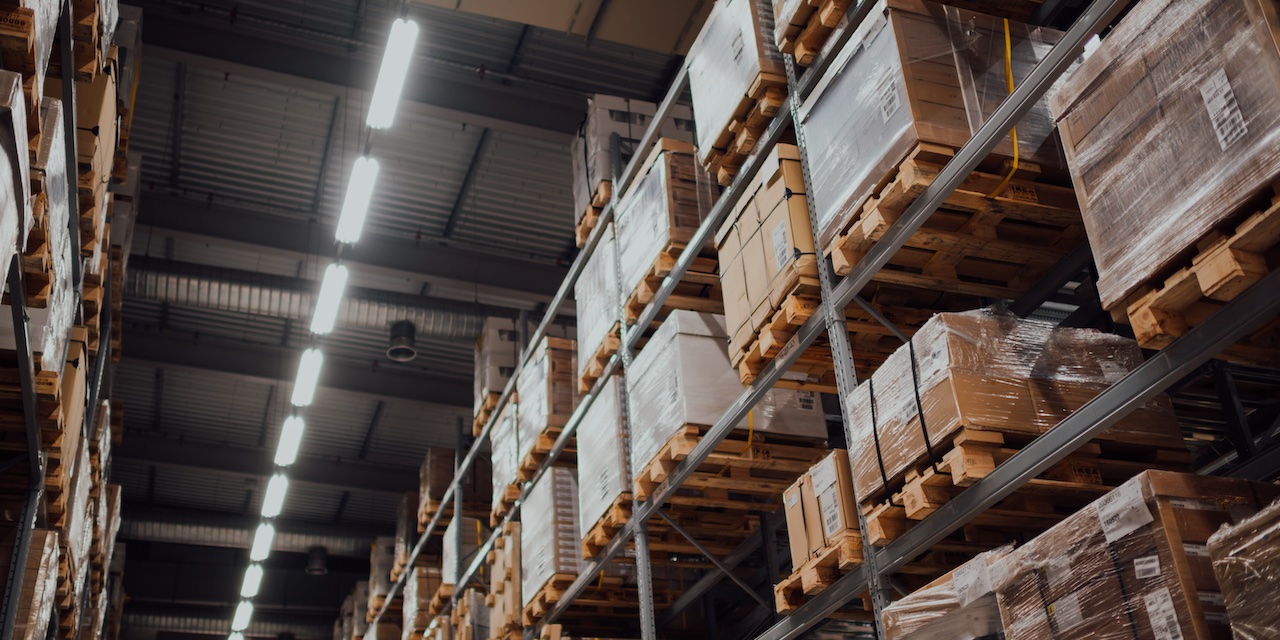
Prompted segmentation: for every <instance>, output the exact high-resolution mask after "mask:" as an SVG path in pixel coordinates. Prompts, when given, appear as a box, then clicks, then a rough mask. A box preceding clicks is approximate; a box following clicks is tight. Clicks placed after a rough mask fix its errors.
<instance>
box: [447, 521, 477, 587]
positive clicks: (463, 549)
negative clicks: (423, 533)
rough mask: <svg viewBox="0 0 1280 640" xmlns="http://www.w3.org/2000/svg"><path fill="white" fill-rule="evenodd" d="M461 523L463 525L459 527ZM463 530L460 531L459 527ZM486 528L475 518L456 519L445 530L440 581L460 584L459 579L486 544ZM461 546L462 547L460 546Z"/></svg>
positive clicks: (448, 583)
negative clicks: (482, 545) (477, 552)
mask: <svg viewBox="0 0 1280 640" xmlns="http://www.w3.org/2000/svg"><path fill="white" fill-rule="evenodd" d="M459 523H461V525H459ZM459 526H461V527H462V530H461V531H459V530H458V527H459ZM485 537H486V532H485V527H484V525H482V524H481V523H480V521H479V520H477V519H475V518H455V519H454V520H453V521H452V522H450V523H449V526H448V527H446V528H445V530H444V542H443V543H442V551H441V552H440V581H441V583H443V584H447V585H455V584H458V580H459V578H460V577H461V576H462V574H463V573H465V572H466V570H467V567H469V566H471V563H472V562H474V561H475V559H476V549H479V548H480V545H481V544H484V539H485ZM459 545H461V546H459Z"/></svg>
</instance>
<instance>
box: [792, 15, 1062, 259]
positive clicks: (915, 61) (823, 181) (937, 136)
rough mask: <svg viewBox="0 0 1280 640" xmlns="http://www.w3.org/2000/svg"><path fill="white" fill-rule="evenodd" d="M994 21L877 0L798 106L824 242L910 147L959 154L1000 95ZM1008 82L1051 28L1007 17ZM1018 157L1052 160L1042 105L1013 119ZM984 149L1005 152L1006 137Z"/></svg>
mask: <svg viewBox="0 0 1280 640" xmlns="http://www.w3.org/2000/svg"><path fill="white" fill-rule="evenodd" d="M1003 24H1004V23H1003V21H1002V20H1000V19H998V18H994V17H991V16H986V15H983V14H979V13H974V12H972V11H964V10H960V9H956V8H954V7H947V6H943V5H940V4H934V3H932V2H925V1H923V0H880V2H879V3H878V4H877V5H876V6H875V7H873V8H872V10H871V14H870V15H869V16H868V17H867V19H866V20H864V21H863V23H862V24H861V25H859V26H858V28H857V31H856V32H855V33H854V35H853V37H852V38H851V39H850V40H849V42H848V43H847V44H846V45H845V47H844V48H843V49H842V50H841V51H840V52H839V53H838V54H837V55H836V57H835V60H834V61H833V63H832V66H831V68H830V69H829V70H828V71H827V73H826V75H825V76H824V77H823V79H822V80H821V81H820V82H819V83H818V85H817V88H816V89H815V90H814V93H813V94H812V95H811V96H810V97H809V99H807V100H806V101H805V103H804V105H803V106H802V108H801V113H800V118H801V124H802V125H803V126H804V131H805V139H806V140H807V141H808V143H809V144H808V158H809V166H810V168H811V171H812V175H811V178H812V182H811V184H812V193H811V194H809V195H810V197H812V198H813V199H814V205H815V207H816V208H817V219H818V230H817V231H818V237H819V243H820V245H821V246H822V247H824V248H825V247H829V246H830V244H831V241H832V240H833V239H834V238H835V236H836V234H837V233H838V232H839V231H840V230H841V229H842V227H844V226H845V225H847V224H848V223H849V221H850V220H851V219H852V218H853V217H854V216H855V215H856V213H857V212H858V211H859V210H860V209H861V206H862V204H863V203H864V202H865V201H866V200H867V198H868V197H869V196H871V195H872V192H873V189H875V187H876V186H877V185H878V184H879V183H880V182H881V181H882V180H883V179H884V178H885V177H886V176H889V175H890V174H891V172H892V171H893V169H894V168H895V167H896V166H897V165H898V163H899V162H901V161H902V160H903V158H905V157H906V155H907V153H908V152H909V151H911V149H912V148H914V147H915V146H916V145H917V144H919V143H921V142H931V143H936V144H940V145H945V146H948V147H951V148H954V149H959V148H960V147H962V146H964V144H965V143H966V142H967V141H968V140H969V138H970V137H971V136H972V135H973V133H974V132H975V131H977V129H978V127H980V126H981V125H982V123H983V122H985V121H986V120H987V118H988V117H990V115H991V114H992V112H994V111H995V109H996V107H998V106H999V105H1000V103H1001V102H1003V101H1004V99H1005V98H1006V97H1008V95H1009V89H1008V84H1007V82H1006V76H1005V46H1004V45H1005V43H1004V38H1005V31H1004V26H1003ZM1009 36H1010V44H1011V50H1012V56H1011V57H1010V62H1011V65H1010V66H1011V69H1012V73H1013V78H1014V83H1015V84H1021V83H1022V82H1023V81H1024V80H1025V79H1026V77H1027V75H1028V74H1029V73H1030V72H1031V70H1032V69H1033V68H1035V66H1036V64H1037V63H1039V61H1040V60H1041V59H1043V58H1044V56H1045V54H1046V53H1048V51H1049V49H1050V48H1052V46H1053V44H1054V43H1056V42H1057V41H1058V39H1059V38H1060V37H1061V34H1060V33H1058V32H1056V31H1053V30H1050V29H1045V28H1041V27H1033V26H1030V25H1024V24H1019V23H1014V22H1011V23H1009ZM1017 140H1018V155H1019V158H1020V161H1021V162H1022V163H1024V164H1035V165H1037V166H1039V168H1040V170H1041V171H1052V170H1054V169H1055V168H1058V167H1061V166H1062V164H1063V163H1062V161H1061V159H1060V158H1061V151H1060V150H1059V149H1058V144H1057V142H1056V139H1055V137H1054V135H1053V120H1052V119H1051V118H1050V116H1049V110H1048V108H1047V107H1046V106H1045V103H1044V101H1043V100H1041V101H1037V102H1036V103H1034V104H1033V105H1032V107H1031V110H1030V111H1029V112H1028V113H1027V114H1026V115H1025V116H1023V118H1022V119H1021V120H1020V121H1019V122H1018V123H1017ZM993 153H995V154H998V155H999V156H1001V157H1004V158H1009V157H1012V156H1013V154H1014V149H1013V144H1012V142H1011V141H1010V138H1009V137H1005V139H1003V140H1002V141H1001V142H1000V143H999V144H998V145H997V146H996V148H995V149H994V151H993Z"/></svg>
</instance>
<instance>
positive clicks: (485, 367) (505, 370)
mask: <svg viewBox="0 0 1280 640" xmlns="http://www.w3.org/2000/svg"><path fill="white" fill-rule="evenodd" d="M519 357H520V337H519V334H518V333H517V331H516V323H515V321H514V320H512V319H511V318H485V320H484V326H482V327H481V329H480V335H479V336H478V337H476V350H475V378H474V386H475V407H474V408H473V409H472V413H474V414H479V413H480V410H481V409H483V408H484V406H485V404H486V402H488V400H489V396H490V395H491V394H495V393H496V394H500V393H502V390H503V389H505V388H506V387H507V382H508V381H509V380H511V376H512V375H514V374H515V370H516V361H517V360H518V359H519Z"/></svg>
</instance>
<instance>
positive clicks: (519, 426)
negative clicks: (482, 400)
mask: <svg viewBox="0 0 1280 640" xmlns="http://www.w3.org/2000/svg"><path fill="white" fill-rule="evenodd" d="M576 348H577V346H576V345H575V344H573V343H572V342H568V341H566V340H565V339H562V338H551V337H544V338H543V339H542V341H541V342H540V343H539V344H538V346H537V348H536V349H534V350H533V352H532V354H531V355H530V358H529V360H528V362H525V364H524V366H523V367H521V369H520V373H519V374H518V376H517V378H516V394H517V397H518V398H519V401H520V403H519V407H518V408H517V411H516V431H517V436H516V442H517V443H518V447H517V454H516V463H517V465H518V464H520V462H521V461H523V460H525V458H526V457H527V456H528V455H529V454H530V453H531V452H532V451H533V447H534V444H535V443H536V442H537V439H538V436H539V435H541V434H542V433H543V432H544V431H546V430H547V429H548V428H553V427H561V426H564V424H565V423H566V422H567V421H568V418H569V415H570V414H572V413H573V410H574V408H575V407H577V406H578V394H577V385H576V380H575V374H576V371H575V370H574V367H573V362H572V360H573V358H574V355H575V354H574V350H575V349H576Z"/></svg>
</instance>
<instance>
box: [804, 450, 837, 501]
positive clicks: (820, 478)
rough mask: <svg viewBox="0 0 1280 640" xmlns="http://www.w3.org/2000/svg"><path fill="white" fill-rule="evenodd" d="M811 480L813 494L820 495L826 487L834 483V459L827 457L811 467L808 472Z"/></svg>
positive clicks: (830, 456)
mask: <svg viewBox="0 0 1280 640" xmlns="http://www.w3.org/2000/svg"><path fill="white" fill-rule="evenodd" d="M809 474H810V476H811V477H812V478H813V491H814V493H819V494H820V493H822V492H824V491H826V490H827V487H830V486H831V485H834V484H835V483H836V457H835V456H834V455H829V456H827V457H825V458H823V459H822V461H820V462H819V463H818V464H816V465H814V466H813V469H812V470H811V471H810V472H809Z"/></svg>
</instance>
